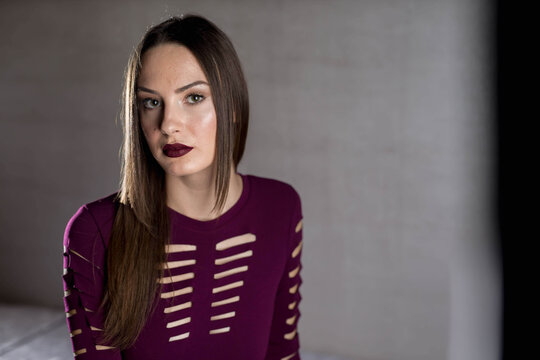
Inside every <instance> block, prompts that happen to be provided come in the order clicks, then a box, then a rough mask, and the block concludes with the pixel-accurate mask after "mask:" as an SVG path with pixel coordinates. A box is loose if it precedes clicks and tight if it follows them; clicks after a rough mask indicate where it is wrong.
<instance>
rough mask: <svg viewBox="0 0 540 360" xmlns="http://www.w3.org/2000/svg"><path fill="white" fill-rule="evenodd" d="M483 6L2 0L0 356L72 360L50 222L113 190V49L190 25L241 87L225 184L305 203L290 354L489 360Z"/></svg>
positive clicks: (124, 56)
mask: <svg viewBox="0 0 540 360" xmlns="http://www.w3.org/2000/svg"><path fill="white" fill-rule="evenodd" d="M490 4H491V3H490V2H487V1H481V0H358V1H354V0H349V1H347V0H339V1H322V0H294V1H285V0H277V1H248V0H209V1H198V2H192V1H181V0H177V1H104V0H100V1H66V0H55V1H51V0H49V1H1V2H0V33H1V34H2V36H1V37H0V53H1V54H2V56H0V95H1V96H0V141H1V142H0V153H1V154H2V155H1V157H0V161H1V163H0V164H1V167H0V185H1V186H0V202H1V204H2V206H1V208H0V227H1V229H2V232H1V235H0V236H1V238H0V303H1V304H2V305H1V307H0V358H2V359H23V358H24V359H26V358H28V359H31V358H40V359H45V358H49V359H69V358H71V357H72V356H71V345H70V342H69V333H68V331H67V327H66V319H65V316H64V314H63V311H64V309H63V302H62V297H63V291H62V250H63V249H62V237H63V233H64V230H65V227H66V225H67V222H68V220H69V219H70V217H71V216H72V215H73V214H74V213H75V211H76V210H77V209H78V208H79V207H80V206H81V205H83V204H85V203H88V202H91V201H94V200H96V199H98V198H101V197H104V196H106V195H108V194H111V193H113V192H115V191H116V190H117V189H118V182H119V174H120V161H119V156H118V154H119V149H120V144H121V139H122V131H121V126H120V124H119V123H116V122H115V118H116V117H117V115H118V113H119V110H120V93H121V84H122V77H123V71H124V68H125V66H126V64H127V60H128V57H129V54H130V52H131V51H132V50H133V48H134V47H135V46H136V44H137V43H138V41H139V40H140V38H141V37H142V35H143V34H144V32H145V31H146V29H147V28H148V27H150V26H151V25H154V24H157V23H159V22H161V21H163V20H165V19H166V18H168V17H169V16H172V15H180V14H182V13H184V14H187V13H196V14H200V15H203V16H205V17H207V18H208V19H210V20H211V21H213V22H215V23H216V24H217V25H218V26H219V27H220V28H221V29H222V30H224V31H225V33H227V34H228V35H229V37H230V38H231V40H232V41H233V44H234V45H235V47H236V50H237V52H238V55H239V57H240V60H241V62H242V65H243V68H244V72H245V74H246V77H247V81H248V87H249V92H250V101H251V115H250V125H249V133H248V139H247V145H246V151H245V155H244V158H243V160H242V162H241V163H240V165H239V172H241V173H247V174H254V175H258V176H264V177H270V178H275V179H279V180H282V181H285V182H288V183H290V184H292V185H293V186H294V187H295V189H297V190H298V192H299V194H300V196H301V198H302V205H303V214H304V233H303V234H304V249H303V259H302V261H303V265H304V268H303V270H302V271H303V281H304V282H303V284H302V287H301V289H300V291H301V293H302V296H303V300H302V303H301V305H300V310H301V312H302V318H301V320H300V322H299V334H300V342H301V346H302V350H303V351H304V354H305V358H306V359H308V358H310V357H309V356H312V355H310V354H313V356H319V358H321V359H322V358H324V359H338V358H343V359H345V358H347V359H358V360H398V359H399V360H439V359H441V360H446V359H448V360H458V359H459V360H467V359H471V360H472V359H474V360H483V359H486V360H487V359H497V358H498V357H499V352H500V340H501V329H500V323H501V296H500V293H501V281H500V264H499V257H498V247H497V244H498V243H497V241H496V233H495V230H494V227H495V226H494V225H495V224H494V223H493V218H492V208H493V206H494V204H493V198H492V194H493V186H494V181H493V176H492V175H493V167H494V159H493V146H494V144H493V122H492V118H493V109H492V98H493V91H494V90H493V78H492V76H491V75H492V71H493V69H492V66H493V59H492V58H491V56H492V53H491V48H490V46H491V45H492V41H491V36H492V33H491V21H492V9H491V5H490ZM38 353H39V354H40V356H35V355H36V354H38ZM44 354H46V356H44ZM313 358H315V357H313Z"/></svg>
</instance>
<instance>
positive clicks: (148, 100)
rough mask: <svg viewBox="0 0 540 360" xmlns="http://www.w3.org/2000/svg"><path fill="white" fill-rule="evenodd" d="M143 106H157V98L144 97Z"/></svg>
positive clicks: (152, 107)
mask: <svg viewBox="0 0 540 360" xmlns="http://www.w3.org/2000/svg"><path fill="white" fill-rule="evenodd" d="M142 103H143V106H144V107H145V108H147V109H154V108H156V107H158V106H159V100H156V99H151V98H146V99H144V100H143V101H142Z"/></svg>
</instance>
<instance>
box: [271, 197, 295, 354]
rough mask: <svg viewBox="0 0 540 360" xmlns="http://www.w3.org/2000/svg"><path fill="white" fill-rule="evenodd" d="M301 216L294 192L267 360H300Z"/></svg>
mask: <svg viewBox="0 0 540 360" xmlns="http://www.w3.org/2000/svg"><path fill="white" fill-rule="evenodd" d="M302 217H303V216H302V205H301V201H300V197H299V196H298V194H297V193H296V192H295V201H294V211H293V218H292V223H291V228H290V229H289V241H288V243H287V244H288V245H287V253H286V256H287V261H286V265H285V269H284V273H283V275H282V278H281V280H280V283H279V288H278V291H277V294H276V299H275V305H274V316H273V318H272V328H271V331H270V342H269V345H268V351H267V354H266V358H265V359H266V360H300V353H299V349H300V341H299V337H298V331H297V329H298V328H297V325H298V319H299V318H300V311H299V309H298V305H299V303H300V300H301V299H302V296H301V295H300V291H299V287H300V285H301V284H302V278H301V276H300V271H301V269H302V262H301V255H302Z"/></svg>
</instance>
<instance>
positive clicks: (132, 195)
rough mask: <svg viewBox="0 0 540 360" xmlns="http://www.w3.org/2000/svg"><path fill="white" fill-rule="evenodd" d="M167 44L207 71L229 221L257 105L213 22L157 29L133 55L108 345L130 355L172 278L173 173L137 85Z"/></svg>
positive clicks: (219, 204) (186, 19)
mask: <svg viewBox="0 0 540 360" xmlns="http://www.w3.org/2000/svg"><path fill="white" fill-rule="evenodd" d="M163 43H177V44H180V45H183V46H185V47H187V48H188V49H189V50H190V51H191V52H192V53H193V55H194V56H195V58H196V59H197V60H198V62H199V65H200V66H201V68H202V70H203V71H204V73H205V75H206V77H207V79H208V81H209V84H210V89H211V93H212V99H213V101H214V107H215V111H216V118H217V135H216V152H215V155H214V158H215V164H214V165H215V166H216V168H215V170H216V171H215V174H216V176H215V183H214V186H215V191H216V194H217V199H216V203H215V205H214V208H213V210H212V211H215V210H216V209H217V213H218V214H221V211H222V209H223V206H224V204H225V200H226V198H227V193H228V188H229V179H230V175H231V174H230V171H231V165H234V169H235V171H236V168H237V165H238V163H239V162H240V160H241V158H242V155H243V153H244V147H245V143H246V137H247V129H248V118H249V101H248V91H247V85H246V81H245V79H244V75H243V72H242V68H241V65H240V61H239V59H238V56H237V54H236V51H235V50H234V47H233V45H232V43H231V41H230V40H229V39H228V37H227V36H226V35H225V34H224V33H223V32H222V31H221V30H220V29H218V28H217V26H216V25H215V24H213V23H212V22H210V21H209V20H207V19H205V18H203V17H200V16H197V15H186V16H182V17H172V18H170V19H168V20H166V21H164V22H162V23H160V24H158V25H155V26H153V27H151V28H150V29H149V30H148V31H147V32H146V34H145V35H144V37H143V38H142V40H141V42H140V43H139V45H138V46H137V48H136V49H135V50H134V51H133V53H132V55H131V57H130V59H129V62H128V65H127V68H126V71H125V73H124V86H123V94H122V109H121V112H120V118H121V121H122V128H123V132H124V141H123V144H122V147H121V159H122V167H121V179H120V189H119V192H118V194H117V197H116V198H115V202H116V206H117V207H116V216H115V219H114V223H113V227H112V232H111V238H110V242H109V246H108V249H107V262H106V270H105V278H106V281H105V292H104V296H103V300H102V302H101V307H102V309H103V311H104V317H105V320H104V329H103V333H102V337H101V341H102V342H103V343H104V345H105V344H106V345H109V346H114V347H116V348H118V349H126V348H128V347H130V346H132V345H133V344H134V342H135V341H136V339H137V337H138V336H139V334H140V332H141V330H142V329H143V327H144V325H145V323H146V321H147V319H148V317H149V316H150V315H151V314H152V313H153V311H154V310H155V307H156V305H157V298H158V296H157V295H158V294H159V292H158V290H161V288H160V284H159V283H158V281H157V279H158V278H160V277H162V276H163V275H164V269H163V266H162V264H163V263H164V262H165V261H166V255H167V254H166V253H165V245H166V244H168V243H169V241H170V239H169V237H170V228H169V226H170V223H169V217H168V211H167V205H166V194H165V186H164V185H165V183H164V180H165V173H164V171H163V169H162V168H161V166H160V165H159V164H158V163H157V161H156V160H155V158H154V157H153V155H152V153H151V152H150V149H149V147H148V144H147V143H146V139H145V138H144V135H143V133H142V129H141V126H140V122H139V119H138V114H137V103H136V97H135V92H136V84H137V79H138V75H139V72H140V69H141V58H142V56H143V55H144V53H145V52H146V51H148V50H149V49H150V48H152V47H154V46H156V45H159V44H163Z"/></svg>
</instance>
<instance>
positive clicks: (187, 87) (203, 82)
mask: <svg viewBox="0 0 540 360" xmlns="http://www.w3.org/2000/svg"><path fill="white" fill-rule="evenodd" d="M200 84H205V85H208V83H207V82H206V81H202V80H198V81H194V82H192V83H190V84H187V85H184V86H182V87H179V88H178V89H176V90H174V92H175V93H177V94H178V93H181V92H183V91H186V90H187V89H189V88H191V87H193V86H196V85H200ZM141 90H143V91H146V92H149V93H152V94H156V95H159V93H158V92H157V91H155V90H152V89H148V88H145V87H143V86H137V91H141Z"/></svg>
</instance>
